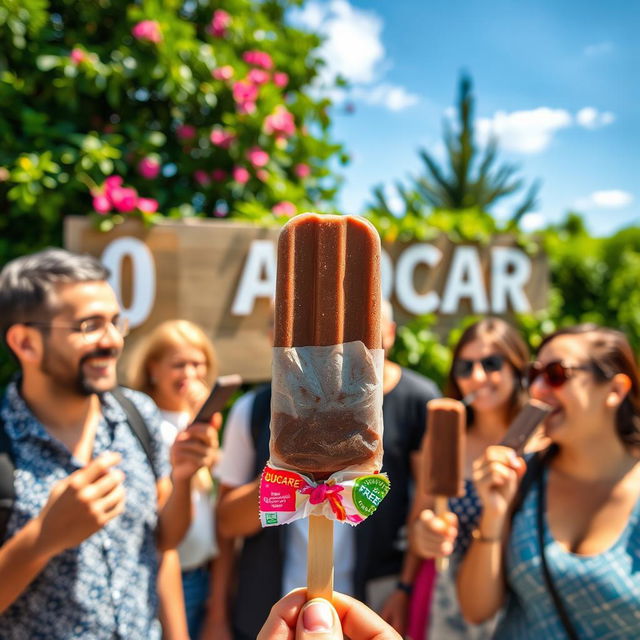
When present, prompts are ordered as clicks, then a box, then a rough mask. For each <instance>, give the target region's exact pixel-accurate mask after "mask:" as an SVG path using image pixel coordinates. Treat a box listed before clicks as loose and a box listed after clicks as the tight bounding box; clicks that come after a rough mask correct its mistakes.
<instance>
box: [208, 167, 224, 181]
mask: <svg viewBox="0 0 640 640" xmlns="http://www.w3.org/2000/svg"><path fill="white" fill-rule="evenodd" d="M211 179H212V180H215V181H216V182H222V181H224V180H226V179H227V172H226V171H225V170H224V169H214V170H213V171H212V172H211Z"/></svg>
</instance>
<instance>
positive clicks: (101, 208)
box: [93, 195, 111, 215]
mask: <svg viewBox="0 0 640 640" xmlns="http://www.w3.org/2000/svg"><path fill="white" fill-rule="evenodd" d="M93 210H94V211H97V212H98V213H101V214H103V215H104V214H105V213H109V211H111V201H110V200H109V198H107V196H103V195H97V196H93Z"/></svg>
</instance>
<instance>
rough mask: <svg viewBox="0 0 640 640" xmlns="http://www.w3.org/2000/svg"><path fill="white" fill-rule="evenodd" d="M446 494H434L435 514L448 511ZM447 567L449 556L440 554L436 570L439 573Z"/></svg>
mask: <svg viewBox="0 0 640 640" xmlns="http://www.w3.org/2000/svg"><path fill="white" fill-rule="evenodd" d="M448 502H449V501H448V498H447V496H436V509H435V511H436V515H437V516H441V515H443V514H445V513H447V511H449V503H448ZM448 568H449V557H448V556H440V557H438V558H436V571H437V572H438V573H441V572H442V571H446V570H447V569H448Z"/></svg>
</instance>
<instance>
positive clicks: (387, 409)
mask: <svg viewBox="0 0 640 640" xmlns="http://www.w3.org/2000/svg"><path fill="white" fill-rule="evenodd" d="M437 397H440V392H439V390H438V388H437V386H436V385H435V383H434V382H432V381H431V380H429V379H428V378H425V377H424V376H422V375H420V374H418V373H415V372H414V371H410V370H408V369H402V376H401V378H400V381H399V382H398V384H397V385H396V386H395V388H393V389H392V390H391V391H390V392H389V393H387V394H385V396H384V400H383V404H382V413H383V418H384V436H383V446H384V458H383V461H382V470H383V471H384V472H386V473H387V474H388V475H389V480H390V481H391V490H390V491H389V493H388V495H387V496H386V498H385V499H384V500H383V501H382V502H381V503H380V506H379V507H378V509H377V510H376V512H375V513H374V514H373V515H372V516H370V517H369V518H367V519H366V520H365V521H364V522H363V523H362V524H359V525H358V526H357V527H356V536H357V544H358V546H359V547H360V546H361V545H362V548H359V549H358V554H357V556H358V562H357V567H356V587H357V590H358V591H359V590H360V589H362V588H363V587H364V582H366V581H367V580H370V579H371V578H378V577H381V576H388V575H395V574H398V573H399V572H400V570H401V567H402V559H403V555H404V552H405V549H406V530H405V524H406V521H407V516H408V515H409V507H410V504H411V498H412V494H413V477H412V474H411V454H412V452H414V451H417V450H419V449H420V444H421V442H422V436H423V435H424V431H425V426H426V417H427V409H426V404H427V402H429V400H432V399H433V398H437Z"/></svg>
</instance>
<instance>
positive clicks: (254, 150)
mask: <svg viewBox="0 0 640 640" xmlns="http://www.w3.org/2000/svg"><path fill="white" fill-rule="evenodd" d="M247 159H248V160H249V162H250V163H251V164H252V165H253V166H254V167H256V168H257V167H264V166H265V165H266V164H267V163H268V162H269V154H268V153H267V152H266V151H265V150H264V149H261V148H260V147H251V149H249V150H248V151H247Z"/></svg>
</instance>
